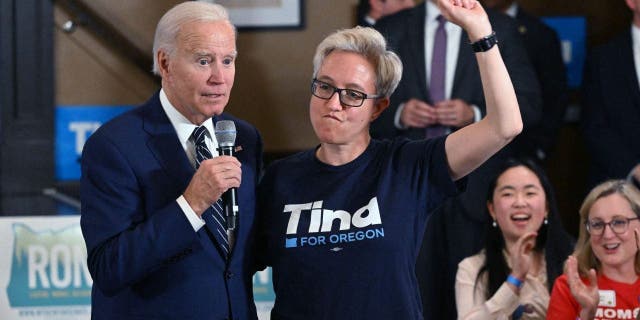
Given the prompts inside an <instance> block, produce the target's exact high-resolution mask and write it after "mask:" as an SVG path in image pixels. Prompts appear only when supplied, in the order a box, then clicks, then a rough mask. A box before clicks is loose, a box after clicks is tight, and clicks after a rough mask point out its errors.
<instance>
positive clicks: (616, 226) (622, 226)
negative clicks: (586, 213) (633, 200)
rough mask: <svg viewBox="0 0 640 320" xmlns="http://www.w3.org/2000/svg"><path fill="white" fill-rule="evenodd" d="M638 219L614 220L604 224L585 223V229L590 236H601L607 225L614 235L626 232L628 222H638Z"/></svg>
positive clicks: (597, 221)
mask: <svg viewBox="0 0 640 320" xmlns="http://www.w3.org/2000/svg"><path fill="white" fill-rule="evenodd" d="M638 219H640V218H638V217H635V218H614V219H613V220H611V221H609V222H604V221H602V220H591V221H587V222H586V223H585V225H586V227H587V231H588V232H589V234H591V235H592V236H601V235H602V234H603V233H604V229H605V227H606V226H607V225H608V226H609V228H611V231H613V233H615V234H621V233H624V232H625V231H627V228H629V222H630V221H631V220H638Z"/></svg>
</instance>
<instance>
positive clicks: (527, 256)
mask: <svg viewBox="0 0 640 320" xmlns="http://www.w3.org/2000/svg"><path fill="white" fill-rule="evenodd" d="M537 236H538V234H537V233H536V232H528V233H525V234H523V235H522V236H521V237H520V238H519V239H518V241H516V244H515V245H514V247H513V248H512V250H511V252H509V258H510V260H511V274H512V275H513V276H515V277H516V278H518V279H520V280H524V279H525V278H526V277H527V273H528V272H529V269H530V268H531V265H532V264H533V248H534V247H535V245H536V237H537Z"/></svg>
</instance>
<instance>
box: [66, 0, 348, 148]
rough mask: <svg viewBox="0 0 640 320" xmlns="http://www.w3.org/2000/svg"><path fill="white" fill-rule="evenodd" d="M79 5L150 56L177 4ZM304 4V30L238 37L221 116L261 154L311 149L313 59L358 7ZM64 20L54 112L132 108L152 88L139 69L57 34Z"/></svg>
mask: <svg viewBox="0 0 640 320" xmlns="http://www.w3.org/2000/svg"><path fill="white" fill-rule="evenodd" d="M83 2H84V3H86V4H87V5H89V6H90V7H91V8H92V9H93V10H95V11H96V12H98V13H99V14H100V15H101V16H102V17H103V18H104V19H105V20H108V21H110V22H111V23H112V24H113V25H114V26H116V27H117V28H118V30H120V31H121V32H122V33H124V34H125V35H126V36H127V37H128V38H129V39H130V40H131V41H132V42H133V43H134V44H135V45H136V46H137V47H138V48H140V49H141V50H143V51H144V52H148V53H149V56H151V50H152V49H151V48H152V43H153V32H154V29H155V25H156V23H157V21H158V20H159V19H160V17H161V16H162V14H163V13H164V12H165V11H166V10H167V9H168V8H170V7H171V6H172V5H174V4H175V3H178V2H179V1H175V0H173V1H172V0H136V1H127V0H91V1H87V0H84V1H83ZM304 2H305V10H304V19H305V27H304V29H301V30H278V31H275V30H263V31H241V32H240V33H239V37H238V52H239V57H238V61H237V65H236V81H235V85H234V89H233V92H232V95H231V102H230V103H229V105H228V106H227V109H226V111H228V112H230V113H232V114H234V115H236V116H239V117H241V118H243V119H246V120H248V121H249V122H251V123H253V124H254V125H255V126H256V127H257V128H258V129H259V130H260V132H261V133H262V135H263V138H264V142H265V149H266V150H267V151H275V152H287V151H294V150H300V149H304V148H308V147H311V146H313V145H315V144H316V139H315V136H314V134H313V131H312V129H311V125H310V124H309V117H308V110H307V106H308V102H309V97H310V93H309V83H310V79H311V72H312V66H311V59H312V55H313V52H314V51H315V47H316V45H317V44H318V42H320V40H322V38H324V37H325V36H326V35H327V34H329V33H330V32H332V31H334V30H336V29H339V28H345V27H350V26H352V25H353V24H354V21H355V17H354V15H355V5H356V3H357V0H349V1H339V0H333V1H325V0H307V1H304ZM68 19H69V16H68V15H67V13H66V12H65V11H64V10H61V9H60V8H57V7H56V11H55V21H56V26H57V28H56V34H55V41H56V45H55V55H56V69H55V70H56V99H57V101H56V103H57V104H58V105H86V104H104V105H123V104H131V105H137V104H140V103H142V102H144V101H145V100H146V99H147V98H148V97H149V96H150V95H151V94H152V93H153V92H154V91H155V90H156V89H157V88H158V85H157V79H154V77H153V76H152V75H151V73H150V72H147V70H140V69H138V68H137V67H136V66H135V65H134V64H132V63H131V62H129V61H127V60H126V59H125V58H124V57H123V55H121V54H120V53H118V51H117V50H115V49H114V48H110V47H109V46H108V45H106V44H105V43H103V42H102V41H100V39H98V38H96V37H95V36H94V35H93V34H92V33H91V32H88V31H87V30H86V29H85V28H82V27H81V28H79V29H77V30H76V31H75V32H73V33H71V34H68V33H65V32H63V31H62V30H61V26H62V24H63V23H64V22H65V21H67V20H68ZM149 69H150V67H149Z"/></svg>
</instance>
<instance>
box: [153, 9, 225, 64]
mask: <svg viewBox="0 0 640 320" xmlns="http://www.w3.org/2000/svg"><path fill="white" fill-rule="evenodd" d="M197 21H204V22H213V21H226V22H228V23H229V25H230V26H231V27H232V28H233V30H234V33H236V28H235V26H233V24H232V23H231V21H230V20H229V14H228V13H227V10H226V9H225V8H224V7H223V6H221V5H219V4H213V3H208V2H204V1H186V2H183V3H180V4H178V5H176V6H175V7H173V8H171V9H170V10H169V11H167V12H166V13H165V14H164V15H163V16H162V18H161V19H160V21H159V22H158V26H157V27H156V34H155V36H154V38H153V70H152V71H153V73H154V74H156V75H159V74H160V72H159V70H158V51H160V50H162V51H164V52H166V53H167V54H168V55H169V56H172V55H173V52H174V51H175V49H176V39H177V37H178V35H179V33H180V28H181V27H182V26H183V25H185V24H187V23H191V22H197ZM236 39H237V36H236Z"/></svg>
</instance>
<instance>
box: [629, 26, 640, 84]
mask: <svg viewBox="0 0 640 320" xmlns="http://www.w3.org/2000/svg"><path fill="white" fill-rule="evenodd" d="M631 48H632V49H633V62H634V64H635V66H636V78H637V79H638V85H640V28H638V26H636V25H635V24H633V23H632V24H631Z"/></svg>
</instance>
